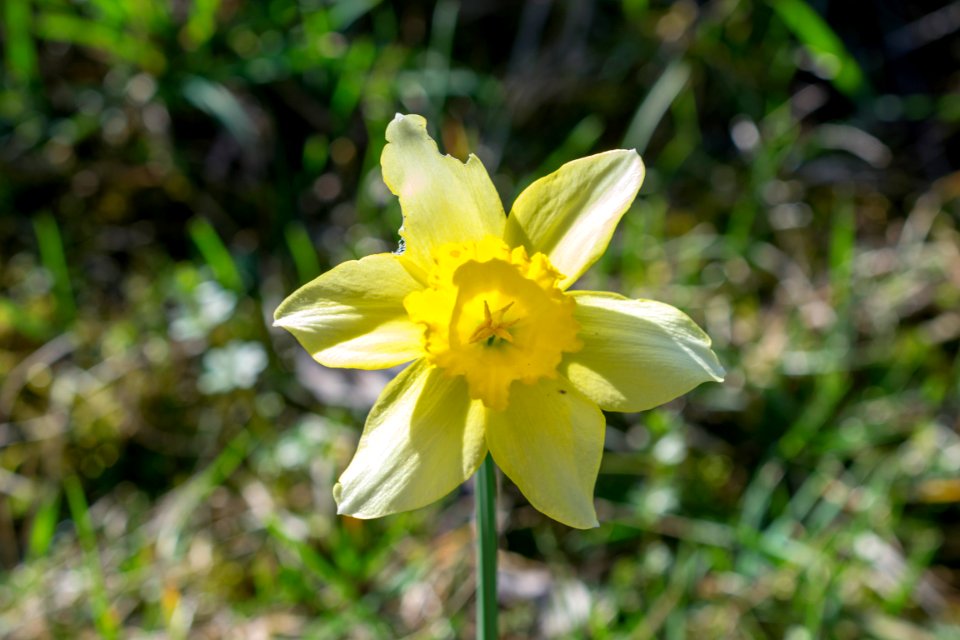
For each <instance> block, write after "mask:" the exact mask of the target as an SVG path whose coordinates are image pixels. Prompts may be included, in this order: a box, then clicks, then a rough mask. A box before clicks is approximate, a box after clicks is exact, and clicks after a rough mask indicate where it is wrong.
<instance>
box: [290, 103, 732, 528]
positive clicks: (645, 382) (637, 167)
mask: <svg viewBox="0 0 960 640" xmlns="http://www.w3.org/2000/svg"><path fill="white" fill-rule="evenodd" d="M387 142H388V144H387V146H386V147H385V148H384V150H383V155H382V157H381V165H382V168H383V178H384V181H385V182H386V183H387V186H388V187H389V188H390V190H391V191H392V192H393V193H394V194H396V195H397V196H398V197H399V198H400V206H401V208H402V210H403V228H402V229H401V235H402V236H403V239H404V241H405V249H404V251H403V252H401V253H397V254H393V253H381V254H376V255H372V256H367V257H366V258H363V259H361V260H354V261H351V262H346V263H344V264H341V265H339V266H337V267H336V268H334V269H332V270H331V271H328V272H327V273H325V274H323V275H322V276H320V277H319V278H317V279H316V280H314V281H312V282H310V283H309V284H307V285H305V286H303V287H301V288H300V289H299V290H297V291H296V292H295V293H293V294H292V295H291V296H290V297H289V298H287V299H286V300H285V301H284V302H283V304H281V305H280V307H279V308H278V309H277V311H276V315H275V320H276V325H277V326H281V327H284V328H285V329H287V330H289V331H290V332H291V333H293V335H294V336H296V338H297V339H298V340H299V341H300V344H302V345H303V346H304V348H306V349H307V350H308V351H309V352H310V354H311V355H312V356H313V357H314V359H316V360H317V361H318V362H319V363H320V364H323V365H325V366H328V367H353V368H359V369H382V368H387V367H393V366H396V365H399V364H403V363H406V362H411V361H412V364H411V365H410V366H408V367H407V368H406V369H404V370H403V371H402V372H401V373H400V374H399V375H398V376H397V377H396V378H395V379H394V380H393V381H392V382H390V384H389V385H387V387H386V389H384V391H383V393H382V394H381V395H380V398H379V399H378V400H377V403H376V405H375V406H374V407H373V409H372V410H371V412H370V415H369V417H368V418H367V423H366V426H365V428H364V431H363V435H362V437H361V438H360V444H359V446H358V448H357V452H356V454H355V455H354V458H353V461H352V462H351V463H350V465H349V466H348V467H347V469H346V471H344V473H343V475H342V476H341V477H340V481H339V483H338V484H337V485H336V486H335V487H334V498H335V499H336V501H337V504H338V511H339V513H342V514H349V515H352V516H354V517H357V518H374V517H378V516H384V515H387V514H390V513H396V512H398V511H406V510H410V509H416V508H418V507H422V506H424V505H427V504H429V503H431V502H434V501H435V500H438V499H439V498H441V497H443V496H444V495H446V494H447V493H449V492H450V491H452V490H453V489H455V488H456V487H457V486H458V485H460V483H462V482H463V481H465V480H466V479H467V478H469V477H470V476H471V475H473V473H474V472H475V471H476V470H477V468H478V467H479V465H480V463H481V462H482V461H483V459H484V457H485V456H486V455H487V452H488V451H489V452H490V454H491V455H492V456H493V459H494V461H495V462H496V463H497V465H498V466H499V467H500V468H501V469H502V470H503V472H504V473H505V474H506V475H507V476H508V477H509V478H510V479H511V480H513V482H515V483H516V485H517V486H518V487H519V488H520V490H521V491H522V492H523V494H524V495H525V496H526V497H527V499H528V500H529V501H530V503H531V504H532V505H533V506H534V507H536V508H537V509H539V510H540V511H542V512H543V513H545V514H547V515H548V516H550V517H551V518H554V519H556V520H559V521H560V522H563V523H565V524H567V525H570V526H572V527H578V528H586V527H593V526H596V525H597V518H596V513H595V511H594V508H593V488H594V484H595V483H596V479H597V473H598V470H599V467H600V458H601V455H602V453H603V438H604V428H605V421H604V417H603V413H602V412H601V409H605V410H608V411H641V410H644V409H649V408H651V407H654V406H657V405H659V404H662V403H664V402H667V401H669V400H672V399H673V398H675V397H677V396H679V395H681V394H683V393H686V392H687V391H689V390H690V389H692V388H693V387H695V386H697V385H698V384H700V383H701V382H706V381H709V380H715V381H718V382H719V381H722V379H723V374H724V372H723V368H722V367H721V366H720V363H719V362H718V361H717V357H716V355H714V353H713V351H711V349H710V339H709V338H708V337H707V335H706V334H704V333H703V331H701V330H700V328H699V327H697V325H696V324H694V322H693V321H692V320H690V318H688V317H687V316H686V315H684V314H683V313H682V312H681V311H679V310H677V309H675V308H673V307H671V306H669V305H666V304H662V303H659V302H653V301H650V300H630V299H627V298H624V297H622V296H619V295H616V294H613V293H597V292H592V291H568V290H567V288H568V287H569V286H570V285H571V284H572V283H573V282H574V281H576V280H577V278H579V277H580V275H581V274H582V273H583V272H584V271H585V270H586V269H587V268H588V267H589V266H590V265H591V264H593V263H594V262H595V261H596V260H597V258H599V257H600V255H601V254H602V253H603V251H604V250H605V249H606V247H607V244H608V243H609V241H610V237H611V236H612V235H613V231H614V228H615V227H616V225H617V222H618V221H619V220H620V217H621V216H622V215H623V214H624V212H626V210H627V209H628V208H629V207H630V204H631V202H633V199H634V198H635V197H636V194H637V191H638V190H639V188H640V183H641V182H642V181H643V175H644V167H643V162H642V161H641V160H640V156H638V155H637V153H636V152H635V151H625V150H618V151H608V152H606V153H600V154H597V155H594V156H590V157H588V158H582V159H580V160H575V161H573V162H570V163H567V164H565V165H563V166H562V167H561V168H560V169H559V170H557V171H556V172H554V173H552V174H550V175H549V176H546V177H545V178H541V179H540V180H538V181H536V182H534V183H533V184H532V185H530V187H529V188H527V189H526V190H525V191H524V192H523V193H522V194H520V196H519V197H518V198H517V201H516V202H515V203H514V204H513V208H512V209H511V211H510V215H509V217H508V216H506V215H505V214H504V210H503V206H502V205H501V203H500V198H499V197H498V195H497V191H496V189H494V186H493V183H492V182H491V181H490V178H489V176H488V175H487V172H486V170H485V169H484V168H483V165H482V164H481V163H480V160H478V159H477V158H476V156H473V155H471V156H470V158H469V159H468V161H467V162H466V163H463V162H460V161H459V160H457V159H455V158H452V157H450V156H443V155H440V153H439V151H438V150H437V145H436V143H435V142H434V141H433V140H432V139H431V138H430V137H429V135H428V134H427V131H426V121H425V120H424V119H423V118H422V117H420V116H416V115H409V116H403V115H397V117H396V118H395V119H394V120H393V122H391V123H390V125H389V126H388V127H387Z"/></svg>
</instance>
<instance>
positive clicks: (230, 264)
mask: <svg viewBox="0 0 960 640" xmlns="http://www.w3.org/2000/svg"><path fill="white" fill-rule="evenodd" d="M187 232H188V233H189V234H190V239H191V240H193V243H194V244H195V245H196V246H197V250H199V251H200V255H201V256H203V260H204V262H206V263H207V265H208V266H209V267H210V270H211V271H213V277H214V278H216V279H217V282H219V283H220V284H222V285H223V286H224V287H226V288H228V289H232V290H233V291H242V290H243V279H242V278H241V277H240V271H239V270H238V269H237V264H236V263H235V262H234V261H233V256H231V255H230V250H229V249H227V247H226V245H225V244H223V240H221V239H220V235H219V234H218V233H217V230H216V229H214V228H213V225H211V224H210V223H209V222H208V221H207V220H206V219H205V218H194V219H193V220H191V221H190V222H189V223H188V224H187Z"/></svg>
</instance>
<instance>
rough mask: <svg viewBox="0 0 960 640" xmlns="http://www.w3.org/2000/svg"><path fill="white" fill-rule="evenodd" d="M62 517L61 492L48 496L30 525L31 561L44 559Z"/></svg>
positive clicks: (28, 555)
mask: <svg viewBox="0 0 960 640" xmlns="http://www.w3.org/2000/svg"><path fill="white" fill-rule="evenodd" d="M59 516H60V492H59V491H55V492H53V493H51V494H50V495H49V496H47V498H46V499H44V500H43V501H42V502H41V503H40V505H39V506H38V507H37V512H36V513H35V514H34V516H33V522H32V523H31V525H30V538H29V539H28V540H27V557H28V558H30V559H31V560H35V559H37V558H42V557H43V556H45V555H46V554H47V551H49V550H50V545H51V543H52V542H53V534H54V532H55V531H56V528H57V521H58V520H59Z"/></svg>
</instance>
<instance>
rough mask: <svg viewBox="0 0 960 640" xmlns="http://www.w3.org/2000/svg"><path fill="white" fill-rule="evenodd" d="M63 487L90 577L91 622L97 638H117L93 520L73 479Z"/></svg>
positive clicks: (68, 480)
mask: <svg viewBox="0 0 960 640" xmlns="http://www.w3.org/2000/svg"><path fill="white" fill-rule="evenodd" d="M63 488H64V491H65V492H66V494H67V504H68V505H69V507H70V515H71V517H72V518H73V522H74V526H76V529H77V539H78V540H79V541H80V548H81V549H82V550H83V559H84V564H85V565H86V568H87V573H88V574H89V578H90V613H91V615H92V616H93V623H94V625H95V626H96V628H97V632H98V633H99V634H100V637H102V638H108V639H110V638H117V637H119V635H118V629H117V621H116V619H115V614H114V613H113V612H112V611H111V609H110V601H109V598H108V596H107V587H106V583H105V581H104V579H103V569H102V567H101V564H100V553H99V551H98V550H97V539H96V535H95V534H94V531H93V521H92V520H91V519H90V510H89V508H88V507H87V500H86V498H85V497H84V495H83V487H82V486H81V485H80V480H78V479H77V477H76V476H69V477H67V478H65V479H64V481H63Z"/></svg>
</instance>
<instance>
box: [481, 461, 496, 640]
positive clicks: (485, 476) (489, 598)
mask: <svg viewBox="0 0 960 640" xmlns="http://www.w3.org/2000/svg"><path fill="white" fill-rule="evenodd" d="M476 500H477V640H496V638H497V511H496V504H497V478H496V466H494V464H493V458H492V457H490V454H489V453H488V454H487V457H486V459H485V460H484V461H483V464H481V465H480V469H479V470H478V471H477V489H476Z"/></svg>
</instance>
